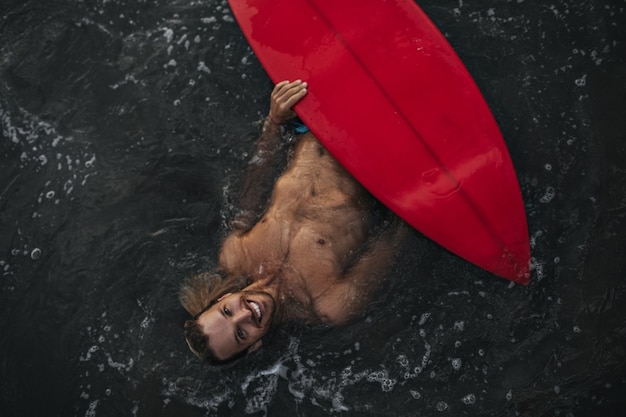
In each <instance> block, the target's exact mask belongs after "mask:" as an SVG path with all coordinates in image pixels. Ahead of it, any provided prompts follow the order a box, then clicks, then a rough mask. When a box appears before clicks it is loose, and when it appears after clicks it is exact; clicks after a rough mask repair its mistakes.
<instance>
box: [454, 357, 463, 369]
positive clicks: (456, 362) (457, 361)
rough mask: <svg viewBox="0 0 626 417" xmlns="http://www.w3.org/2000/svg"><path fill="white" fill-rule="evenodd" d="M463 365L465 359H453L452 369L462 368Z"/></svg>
mask: <svg viewBox="0 0 626 417" xmlns="http://www.w3.org/2000/svg"><path fill="white" fill-rule="evenodd" d="M461 365H463V361H462V360H461V358H454V359H452V369H454V370H455V371H458V370H459V369H461Z"/></svg>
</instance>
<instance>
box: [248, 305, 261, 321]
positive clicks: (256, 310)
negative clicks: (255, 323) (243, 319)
mask: <svg viewBox="0 0 626 417" xmlns="http://www.w3.org/2000/svg"><path fill="white" fill-rule="evenodd" d="M250 305H251V306H252V308H253V309H254V311H255V313H256V317H257V319H259V320H261V307H259V305H258V304H257V303H255V302H254V301H250Z"/></svg>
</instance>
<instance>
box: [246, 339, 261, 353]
mask: <svg viewBox="0 0 626 417" xmlns="http://www.w3.org/2000/svg"><path fill="white" fill-rule="evenodd" d="M261 346H263V340H261V339H259V340H257V341H256V342H254V343H253V344H251V345H250V347H249V348H248V355H249V354H251V353H252V352H256V351H257V350H259V349H261Z"/></svg>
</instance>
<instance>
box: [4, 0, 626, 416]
mask: <svg viewBox="0 0 626 417" xmlns="http://www.w3.org/2000/svg"><path fill="white" fill-rule="evenodd" d="M366 3H367V2H366V1H364V2H363V4H364V5H365V4H366ZM420 4H421V6H422V7H423V9H424V10H425V11H426V12H427V13H428V14H429V15H430V16H431V18H432V19H433V20H434V21H435V23H436V24H437V25H438V26H439V27H440V29H441V30H442V32H444V33H445V34H446V36H447V37H448V39H449V40H450V42H451V43H452V44H453V46H454V47H455V49H456V50H457V52H458V53H459V55H460V56H461V58H462V59H463V60H464V62H465V63H466V65H467V66H468V68H469V70H470V72H471V73H472V74H473V76H474V77H475V79H476V81H477V83H478V84H479V86H480V88H481V89H482V91H483V93H484V95H485V97H486V99H487V101H488V102H489V104H490V106H491V108H492V110H493V112H494V114H495V116H496V118H497V120H498V122H499V124H500V126H501V129H502V132H503V134H504V137H505V140H506V142H507V144H508V146H509V149H510V152H511V156H512V158H513V161H514V164H515V166H516V169H517V171H518V175H519V179H520V183H521V185H522V192H523V196H524V200H525V202H526V208H527V213H528V221H529V233H530V236H531V238H532V253H533V262H534V270H533V279H532V283H531V285H529V286H528V287H524V288H523V287H521V286H514V285H509V283H508V282H506V281H503V280H500V279H498V278H495V277H493V276H491V275H489V274H488V273H486V272H483V271H481V270H479V269H477V268H475V267H473V266H471V265H469V264H467V263H466V262H464V261H462V260H460V259H458V258H456V257H455V256H453V255H451V254H449V253H447V252H446V251H444V250H443V249H441V248H440V247H438V246H437V245H435V244H433V243H431V242H429V241H427V240H426V239H424V238H423V237H421V236H420V235H419V234H417V233H415V234H414V235H413V236H411V238H410V239H409V242H408V243H407V244H406V246H405V248H404V249H403V252H402V255H401V261H400V262H399V263H398V265H397V266H396V267H395V268H394V270H393V271H392V272H393V275H394V278H393V280H392V285H391V288H390V289H389V290H388V291H387V292H386V293H385V294H382V295H381V298H380V300H379V302H377V303H375V304H374V305H372V307H371V309H370V311H369V312H368V313H367V314H366V315H365V317H364V318H363V319H362V320H361V321H359V322H357V323H355V324H354V325H352V326H349V327H347V328H344V329H335V330H320V329H303V328H293V329H288V330H283V331H280V332H277V334H275V335H274V338H273V341H272V343H271V345H272V349H264V350H263V352H262V353H261V354H259V355H257V356H255V357H253V358H251V359H250V360H248V362H247V363H245V364H244V366H242V367H240V368H238V369H234V370H227V371H222V372H218V371H214V370H210V369H207V368H204V367H202V366H201V365H200V364H199V363H198V361H197V360H195V358H194V357H192V355H191V354H190V353H189V351H188V350H187V348H186V346H185V343H184V341H183V337H182V332H181V329H182V322H183V320H184V319H185V318H186V315H185V313H184V311H183V309H182V308H181V307H180V306H179V304H178V302H177V297H176V293H177V289H178V287H179V285H180V283H181V282H182V280H184V279H185V277H187V276H189V275H191V274H193V273H195V272H199V271H203V270H206V269H208V268H211V267H212V266H213V265H214V263H215V261H214V258H215V254H216V251H217V248H218V244H219V241H220V239H221V237H222V236H223V232H224V223H225V219H226V218H228V216H229V212H230V210H231V209H232V200H233V198H234V195H235V193H236V184H237V181H238V180H239V179H240V177H241V171H242V168H243V167H244V165H245V161H246V157H247V155H248V152H249V151H250V149H251V145H252V143H253V141H252V139H251V138H250V136H249V135H248V133H249V132H253V131H254V130H255V127H254V122H255V121H257V120H259V119H261V117H262V116H263V115H264V114H265V112H266V111H267V105H268V94H269V92H270V89H271V84H270V82H269V80H268V78H267V76H266V75H265V73H264V72H263V69H262V68H261V67H260V65H259V64H258V62H257V61H256V59H255V57H254V55H253V54H252V53H251V51H250V49H249V48H248V46H247V43H246V41H245V40H244V38H243V37H242V35H241V33H240V31H239V29H238V27H237V24H236V23H235V22H234V20H233V18H232V15H231V13H230V11H229V9H228V6H227V4H226V2H225V1H213V0H198V1H191V0H186V1H166V0H143V1H141V0H136V1H125V0H84V1H83V0H74V1H71V0H39V1H35V0H19V1H18V0H2V3H1V4H0V11H1V13H0V15H1V16H2V20H0V124H1V126H2V137H1V138H0V139H1V141H0V144H1V152H0V163H1V167H2V173H1V175H0V271H1V272H2V285H1V293H0V312H1V318H0V326H1V327H0V358H1V362H0V393H1V403H0V415H2V416H3V417H10V416H38V415H46V416H89V417H91V416H98V417H101V416H206V415H209V416H227V415H246V414H250V415H258V416H264V415H267V416H294V415H299V416H322V415H349V416H352V415H358V416H445V415H449V416H567V417H572V416H576V417H578V416H618V415H619V416H621V415H623V409H624V406H626V400H625V399H624V395H623V394H624V392H626V358H625V349H626V314H625V313H626V305H625V304H626V300H625V299H624V295H625V290H624V281H623V279H624V275H625V272H626V261H625V258H626V256H625V253H626V250H625V249H626V248H625V246H626V219H625V216H626V133H625V132H626V81H625V80H626V62H625V58H626V46H625V45H626V33H625V31H626V24H625V23H626V20H625V14H626V10H625V9H626V2H624V1H618V0H613V1H608V0H607V1H599V0H598V1H590V0H587V1H582V0H577V1H565V0H550V1H547V2H539V1H524V0H515V1H512V0H507V1H505V0H500V1H487V0H475V1H473V2H465V1H462V0H461V1H458V0H455V1H452V0H438V1H423V2H421V3H420ZM294 18H297V16H294ZM278 29H279V28H277V30H278Z"/></svg>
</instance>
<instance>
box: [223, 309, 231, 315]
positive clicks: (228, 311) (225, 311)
mask: <svg viewBox="0 0 626 417" xmlns="http://www.w3.org/2000/svg"><path fill="white" fill-rule="evenodd" d="M224 314H226V315H227V316H230V310H229V309H228V307H224Z"/></svg>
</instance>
